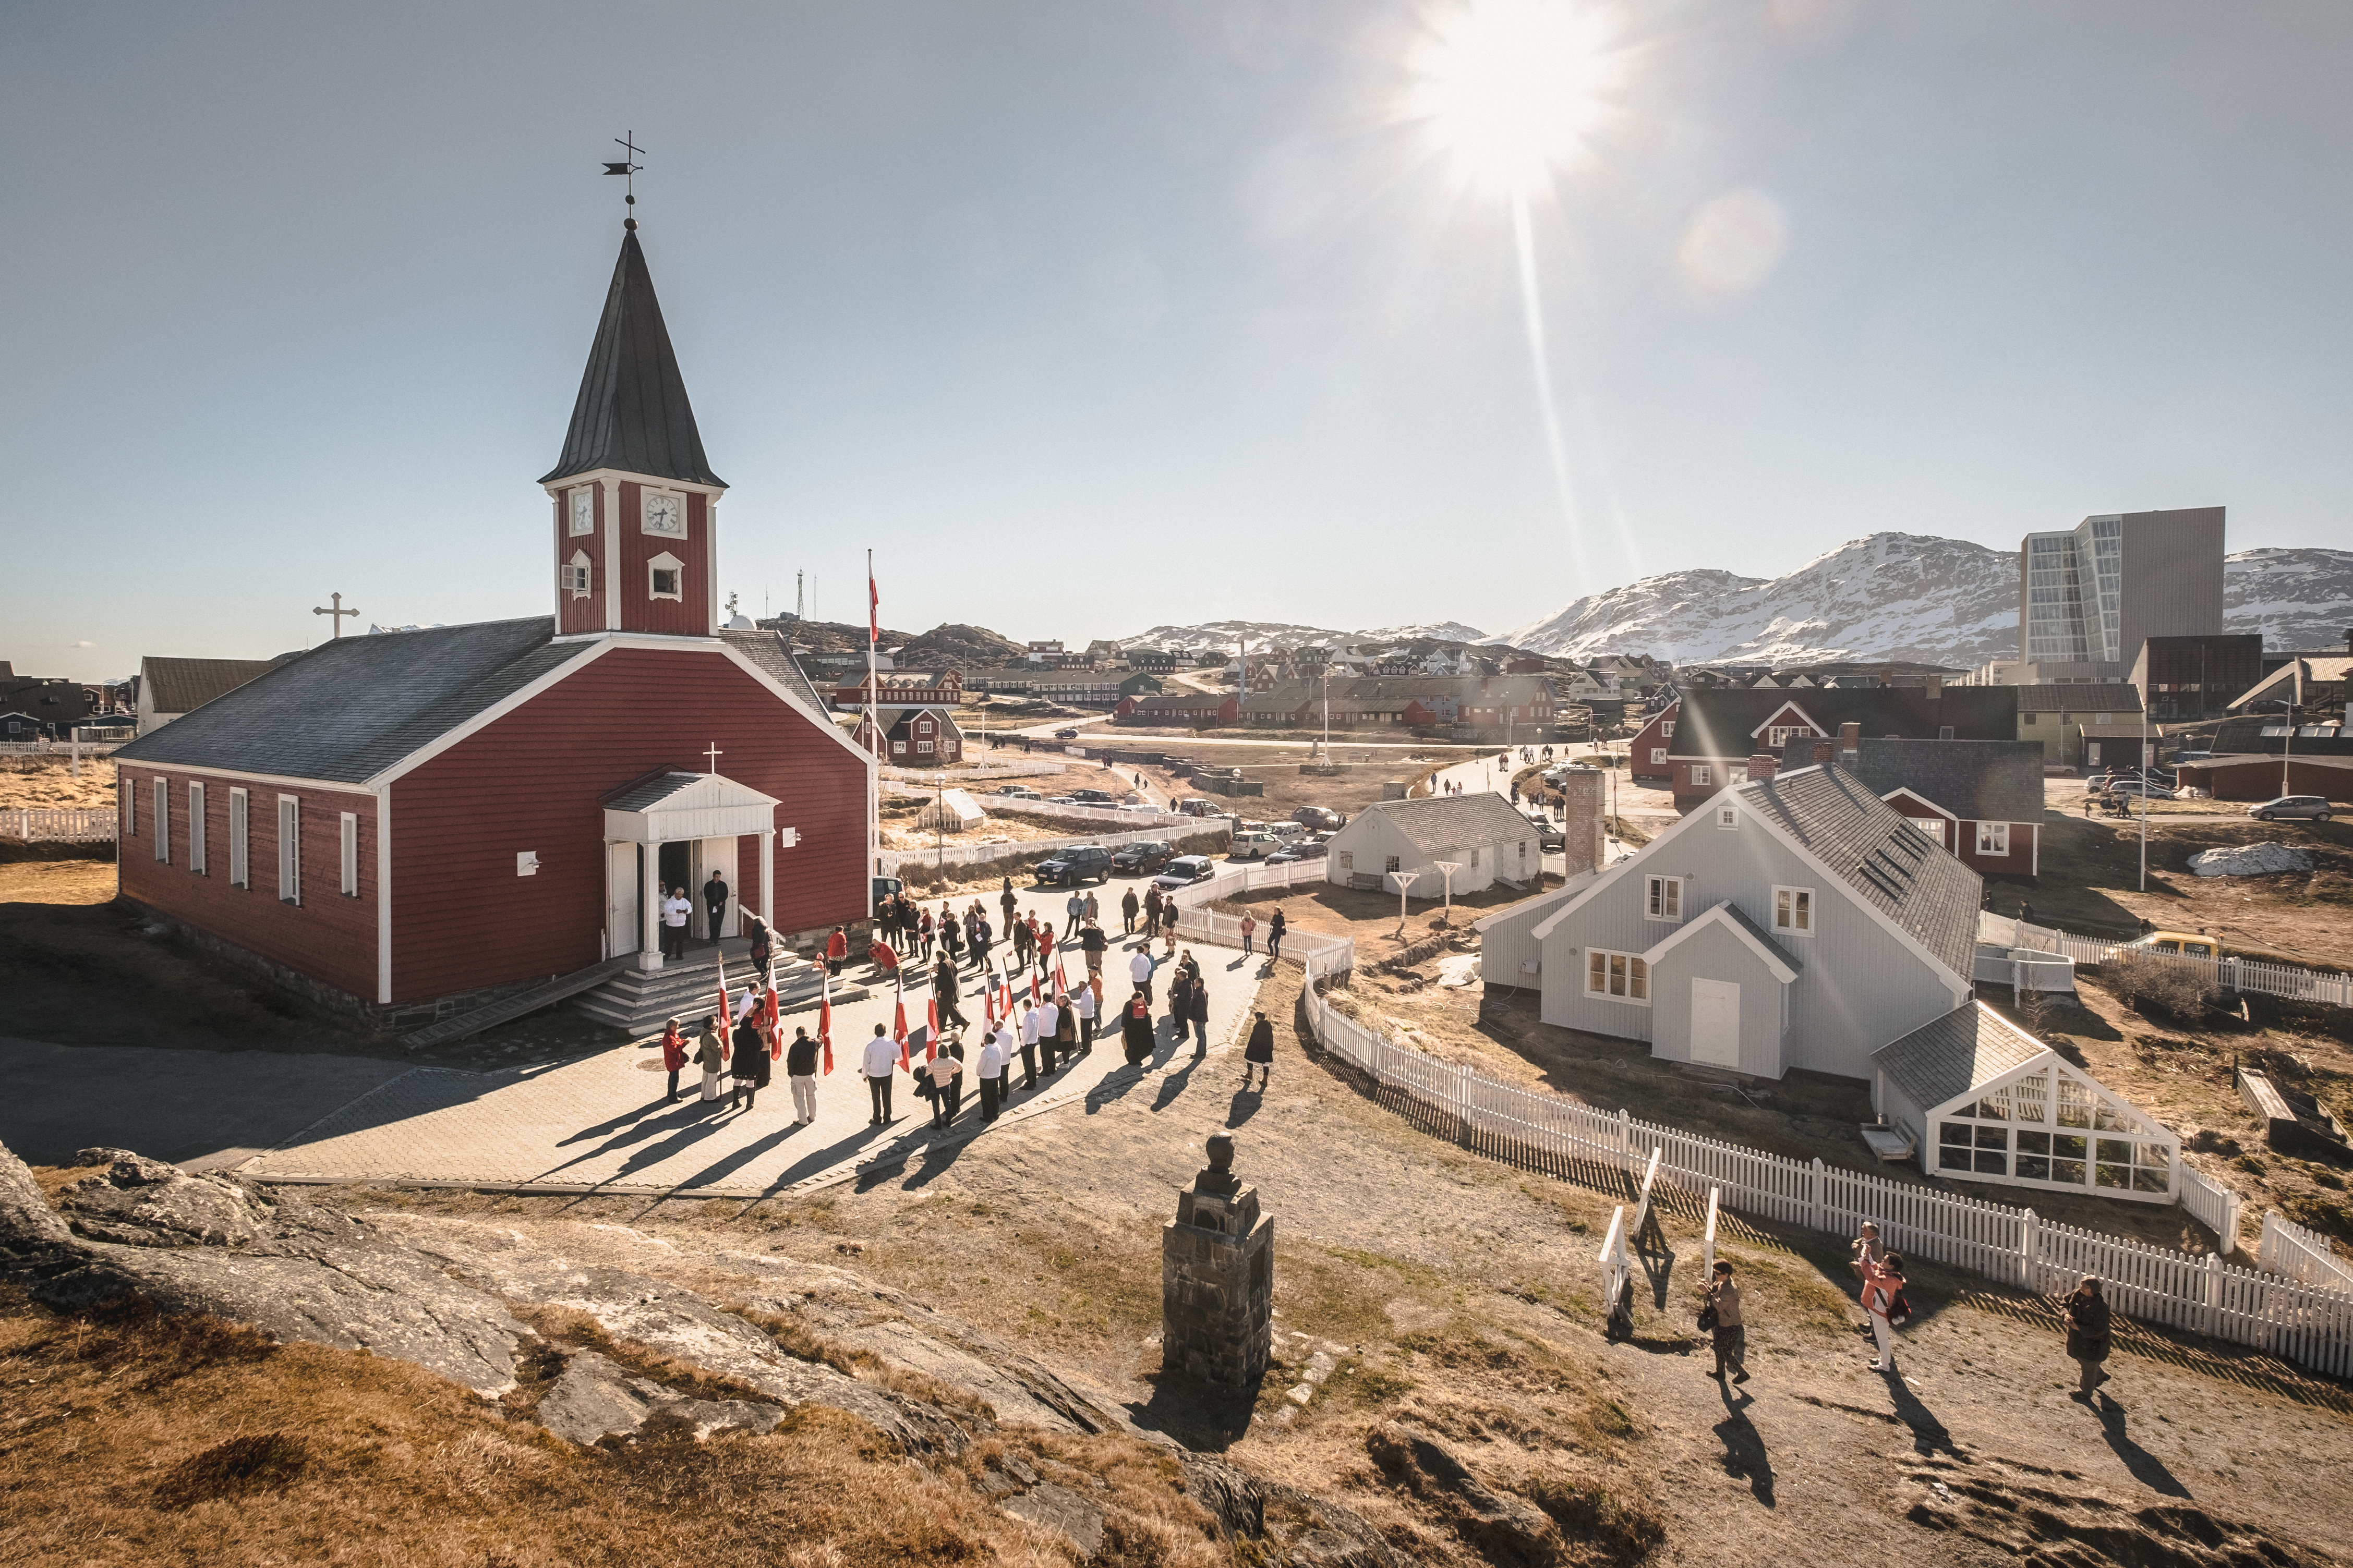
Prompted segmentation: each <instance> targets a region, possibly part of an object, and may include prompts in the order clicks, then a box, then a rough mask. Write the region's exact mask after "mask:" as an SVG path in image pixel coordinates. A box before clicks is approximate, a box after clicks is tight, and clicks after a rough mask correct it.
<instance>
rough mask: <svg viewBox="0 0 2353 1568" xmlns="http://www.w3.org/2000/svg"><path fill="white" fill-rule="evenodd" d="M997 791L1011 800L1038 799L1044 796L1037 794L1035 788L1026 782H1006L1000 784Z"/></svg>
mask: <svg viewBox="0 0 2353 1568" xmlns="http://www.w3.org/2000/svg"><path fill="white" fill-rule="evenodd" d="M997 794H999V795H1004V796H1006V797H1007V798H1008V799H1011V800H1040V799H1043V798H1044V797H1043V796H1041V795H1039V793H1038V792H1037V791H1036V790H1034V789H1031V788H1030V787H1029V785H1028V784H1006V785H1003V786H1001V787H1000V788H999V789H998V790H997Z"/></svg>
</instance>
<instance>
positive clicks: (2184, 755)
mask: <svg viewBox="0 0 2353 1568" xmlns="http://www.w3.org/2000/svg"><path fill="white" fill-rule="evenodd" d="M2173 760H2174V761H2175V762H2177V763H2211V762H2212V761H2213V760H2214V753H2213V752H2174V753H2173Z"/></svg>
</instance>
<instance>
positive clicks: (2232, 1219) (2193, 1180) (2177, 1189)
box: [2173, 1160, 2239, 1255]
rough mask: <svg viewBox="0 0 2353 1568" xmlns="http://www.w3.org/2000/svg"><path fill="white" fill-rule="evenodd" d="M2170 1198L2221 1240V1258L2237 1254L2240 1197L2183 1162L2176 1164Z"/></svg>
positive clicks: (2195, 1167)
mask: <svg viewBox="0 0 2353 1568" xmlns="http://www.w3.org/2000/svg"><path fill="white" fill-rule="evenodd" d="M2173 1174H2174V1183H2173V1195H2174V1197H2175V1198H2176V1200H2178V1201H2179V1203H2180V1205H2181V1206H2182V1207H2183V1208H2185V1209H2188V1210H2189V1214H2190V1216H2191V1217H2192V1218H2193V1219H2195V1220H2197V1221H2198V1223H2199V1224H2200V1225H2202V1226H2205V1227H2206V1228H2207V1229H2208V1230H2211V1231H2212V1232H2213V1233H2214V1234H2215V1235H2216V1236H2218V1237H2221V1238H2222V1245H2221V1249H2220V1250H2221V1251H2222V1252H2223V1253H2224V1254H2226V1255H2227V1254H2229V1253H2233V1252H2236V1251H2238V1250H2239V1194H2236V1193H2234V1192H2232V1190H2231V1189H2230V1188H2228V1187H2226V1186H2224V1185H2223V1184H2221V1183H2220V1182H2218V1181H2216V1180H2215V1179H2214V1178H2213V1177H2211V1176H2210V1175H2208V1174H2207V1173H2205V1172H2203V1171H2201V1170H2200V1169H2198V1167H2197V1166H2195V1165H2192V1164H2190V1163H2189V1162H2188V1161H2186V1160H2180V1161H2178V1162H2177V1167H2176V1169H2175V1171H2174V1173H2173Z"/></svg>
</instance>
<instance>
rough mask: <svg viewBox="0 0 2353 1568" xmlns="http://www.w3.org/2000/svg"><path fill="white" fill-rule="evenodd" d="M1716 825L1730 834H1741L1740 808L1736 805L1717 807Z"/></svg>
mask: <svg viewBox="0 0 2353 1568" xmlns="http://www.w3.org/2000/svg"><path fill="white" fill-rule="evenodd" d="M1715 825H1716V826H1718V827H1719V828H1722V829H1724V830H1725V832H1728V833H1737V832H1739V831H1740V808H1739V807H1738V806H1736V805H1719V806H1717V807H1716V808H1715Z"/></svg>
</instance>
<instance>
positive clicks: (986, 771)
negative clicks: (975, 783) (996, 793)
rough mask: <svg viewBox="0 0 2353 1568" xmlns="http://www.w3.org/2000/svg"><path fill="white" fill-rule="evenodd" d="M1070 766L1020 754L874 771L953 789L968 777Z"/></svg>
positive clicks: (998, 776) (1010, 776)
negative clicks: (1010, 758) (1002, 759)
mask: <svg viewBox="0 0 2353 1568" xmlns="http://www.w3.org/2000/svg"><path fill="white" fill-rule="evenodd" d="M965 740H966V742H969V741H970V740H971V737H970V736H966V737H965ZM1070 765H1071V764H1070V763H1058V762H1055V761H1054V760H1053V759H1052V758H1050V757H1024V758H1023V759H1022V760H1021V761H1020V762H1018V763H1014V762H1004V763H956V764H955V766H954V767H946V768H902V767H900V766H898V765H896V764H895V763H882V764H881V766H880V767H878V768H876V769H875V770H874V771H875V772H877V773H881V775H882V776H883V777H884V778H886V779H896V780H898V781H899V782H900V783H902V784H940V783H943V782H944V783H945V784H947V786H948V788H950V789H957V788H960V787H962V786H963V785H964V784H965V783H966V782H967V781H969V780H972V779H1018V778H1029V777H1034V776H1035V775H1037V774H1039V773H1060V772H1061V771H1062V770H1063V769H1065V768H1067V767H1069V766H1070Z"/></svg>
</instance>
